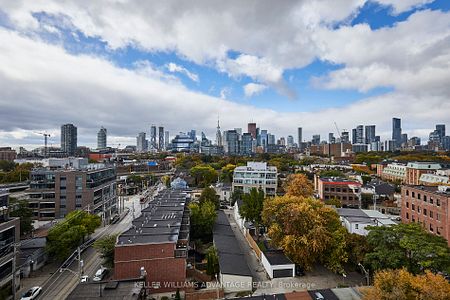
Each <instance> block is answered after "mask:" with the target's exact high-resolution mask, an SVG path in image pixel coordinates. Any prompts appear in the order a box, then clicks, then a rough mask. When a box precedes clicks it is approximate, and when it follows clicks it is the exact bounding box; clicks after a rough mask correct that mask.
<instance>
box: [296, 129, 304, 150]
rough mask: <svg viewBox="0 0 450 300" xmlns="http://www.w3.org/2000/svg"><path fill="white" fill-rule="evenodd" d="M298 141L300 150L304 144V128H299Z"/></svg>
mask: <svg viewBox="0 0 450 300" xmlns="http://www.w3.org/2000/svg"><path fill="white" fill-rule="evenodd" d="M297 142H298V148H299V149H300V150H302V145H303V135H302V128H301V127H299V128H298V129H297Z"/></svg>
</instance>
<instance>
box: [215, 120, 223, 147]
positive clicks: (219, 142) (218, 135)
mask: <svg viewBox="0 0 450 300" xmlns="http://www.w3.org/2000/svg"><path fill="white" fill-rule="evenodd" d="M216 146H219V147H221V146H222V133H221V132H220V123H219V119H217V131H216Z"/></svg>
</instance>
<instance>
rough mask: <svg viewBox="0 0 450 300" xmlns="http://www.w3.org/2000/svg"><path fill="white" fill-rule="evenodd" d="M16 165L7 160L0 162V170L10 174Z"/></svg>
mask: <svg viewBox="0 0 450 300" xmlns="http://www.w3.org/2000/svg"><path fill="white" fill-rule="evenodd" d="M15 166H16V164H15V163H14V162H13V161H9V160H0V170H2V171H3V172H10V171H12V170H14V167H15Z"/></svg>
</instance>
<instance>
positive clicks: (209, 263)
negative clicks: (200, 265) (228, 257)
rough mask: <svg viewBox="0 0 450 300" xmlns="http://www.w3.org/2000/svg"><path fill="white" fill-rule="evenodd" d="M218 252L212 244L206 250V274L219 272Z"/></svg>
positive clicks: (212, 274)
mask: <svg viewBox="0 0 450 300" xmlns="http://www.w3.org/2000/svg"><path fill="white" fill-rule="evenodd" d="M219 272H220V270H219V254H218V253H217V249H216V248H215V247H214V246H212V247H209V248H208V251H207V252H206V274H208V275H211V276H214V275H216V274H219Z"/></svg>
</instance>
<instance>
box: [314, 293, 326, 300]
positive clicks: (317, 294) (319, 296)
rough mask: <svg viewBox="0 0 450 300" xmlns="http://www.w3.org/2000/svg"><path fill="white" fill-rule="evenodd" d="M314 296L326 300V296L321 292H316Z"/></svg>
mask: <svg viewBox="0 0 450 300" xmlns="http://www.w3.org/2000/svg"><path fill="white" fill-rule="evenodd" d="M314 297H315V300H325V297H324V296H323V295H322V294H321V293H319V292H317V293H315V294H314Z"/></svg>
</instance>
